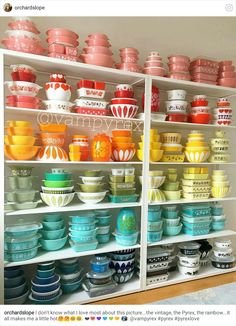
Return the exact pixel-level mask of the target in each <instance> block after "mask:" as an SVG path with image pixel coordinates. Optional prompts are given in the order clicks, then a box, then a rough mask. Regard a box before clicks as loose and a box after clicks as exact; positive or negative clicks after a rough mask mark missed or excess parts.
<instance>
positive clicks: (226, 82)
mask: <svg viewBox="0 0 236 326" xmlns="http://www.w3.org/2000/svg"><path fill="white" fill-rule="evenodd" d="M218 85H220V86H225V87H236V79H235V78H221V79H219V80H218Z"/></svg>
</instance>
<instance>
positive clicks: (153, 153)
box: [137, 129, 163, 162]
mask: <svg viewBox="0 0 236 326" xmlns="http://www.w3.org/2000/svg"><path fill="white" fill-rule="evenodd" d="M138 144H139V149H138V150H137V157H138V159H139V160H140V161H143V157H144V156H143V155H144V153H143V150H144V135H142V136H141V142H139V143H138ZM161 145H162V143H161V142H160V135H159V134H158V130H157V129H151V130H150V146H149V149H150V152H149V155H150V161H151V162H158V161H160V160H161V158H162V155H163V150H162V149H161Z"/></svg>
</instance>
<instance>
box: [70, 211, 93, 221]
mask: <svg viewBox="0 0 236 326" xmlns="http://www.w3.org/2000/svg"><path fill="white" fill-rule="evenodd" d="M70 220H71V223H73V224H77V223H78V224H80V223H94V222H95V214H94V213H93V212H88V213H86V212H85V213H81V214H80V215H75V216H70Z"/></svg>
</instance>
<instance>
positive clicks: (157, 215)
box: [147, 206, 163, 242]
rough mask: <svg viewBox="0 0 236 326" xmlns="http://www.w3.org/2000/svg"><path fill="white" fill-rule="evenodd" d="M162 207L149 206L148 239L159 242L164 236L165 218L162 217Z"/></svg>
mask: <svg viewBox="0 0 236 326" xmlns="http://www.w3.org/2000/svg"><path fill="white" fill-rule="evenodd" d="M161 212H162V209H161V207H160V206H149V207H148V226H147V241H148V242H157V241H160V240H161V238H162V233H163V230H162V227H163V220H162V218H161Z"/></svg>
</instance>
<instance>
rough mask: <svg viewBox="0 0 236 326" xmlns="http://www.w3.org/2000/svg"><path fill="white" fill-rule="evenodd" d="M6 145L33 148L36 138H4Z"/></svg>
mask: <svg viewBox="0 0 236 326" xmlns="http://www.w3.org/2000/svg"><path fill="white" fill-rule="evenodd" d="M4 141H5V144H6V145H28V146H33V145H34V143H35V141H36V138H35V137H32V136H4Z"/></svg>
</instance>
